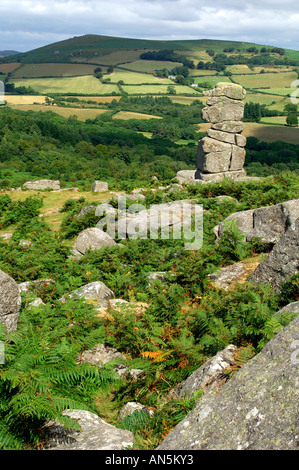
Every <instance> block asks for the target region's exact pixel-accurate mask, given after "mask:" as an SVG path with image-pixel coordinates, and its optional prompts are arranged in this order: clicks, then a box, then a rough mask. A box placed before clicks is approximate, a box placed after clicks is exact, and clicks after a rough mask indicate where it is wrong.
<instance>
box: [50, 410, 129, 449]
mask: <svg viewBox="0 0 299 470" xmlns="http://www.w3.org/2000/svg"><path fill="white" fill-rule="evenodd" d="M63 414H64V415H66V416H69V417H70V418H73V419H75V420H76V421H77V423H78V424H79V425H80V428H81V430H80V431H75V430H72V431H68V430H66V429H65V428H64V427H63V426H62V425H61V424H59V423H57V422H53V421H51V422H49V423H47V424H46V425H45V426H44V427H43V431H44V449H45V450H111V451H115V450H127V449H128V448H131V447H132V446H133V444H134V442H135V439H134V435H133V434H132V433H131V432H130V431H126V430H123V429H119V428H116V427H115V426H112V425H111V424H108V423H106V422H105V421H104V420H102V419H101V418H100V417H99V416H97V415H96V414H94V413H91V412H90V411H85V410H66V411H64V412H63Z"/></svg>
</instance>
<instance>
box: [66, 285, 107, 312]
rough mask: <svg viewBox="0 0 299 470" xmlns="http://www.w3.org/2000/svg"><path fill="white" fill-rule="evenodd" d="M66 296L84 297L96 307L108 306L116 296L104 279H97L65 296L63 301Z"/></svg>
mask: <svg viewBox="0 0 299 470" xmlns="http://www.w3.org/2000/svg"><path fill="white" fill-rule="evenodd" d="M66 298H71V299H72V298H79V299H82V298H84V300H85V301H86V302H87V303H89V304H92V305H94V306H95V307H103V308H108V307H109V300H110V299H113V298H114V293H113V292H112V290H111V289H109V288H108V287H107V286H106V285H105V284H104V283H103V282H102V281H95V282H90V283H89V284H85V285H84V286H82V287H80V288H79V289H76V290H74V291H73V292H71V293H69V294H67V295H66V296H63V297H62V298H61V301H62V302H65V301H66Z"/></svg>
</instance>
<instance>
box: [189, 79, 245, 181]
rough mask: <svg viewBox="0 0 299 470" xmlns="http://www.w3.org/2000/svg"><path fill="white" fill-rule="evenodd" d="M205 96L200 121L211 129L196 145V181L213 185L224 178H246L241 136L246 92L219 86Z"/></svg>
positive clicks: (232, 87)
mask: <svg viewBox="0 0 299 470" xmlns="http://www.w3.org/2000/svg"><path fill="white" fill-rule="evenodd" d="M205 94H206V95H208V96H209V98H208V99H207V101H206V106H205V107H204V108H203V110H202V118H203V119H205V120H206V121H209V122H210V123H211V124H212V126H211V128H210V129H208V130H207V137H204V138H203V139H201V140H199V142H198V148H197V156H196V168H197V171H196V173H195V180H197V181H213V182H216V181H220V180H222V179H223V178H225V177H228V178H231V179H238V178H240V177H245V176H246V173H245V170H244V169H243V166H244V162H245V149H244V147H245V144H246V138H245V137H244V136H242V135H241V132H242V131H243V129H244V124H243V122H242V119H243V116H244V102H243V99H244V97H245V96H246V91H245V90H244V88H243V87H242V86H241V85H237V84H234V83H225V82H219V83H217V85H216V86H215V88H214V89H213V90H209V91H208V92H206V93H205Z"/></svg>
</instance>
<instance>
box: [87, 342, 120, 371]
mask: <svg viewBox="0 0 299 470" xmlns="http://www.w3.org/2000/svg"><path fill="white" fill-rule="evenodd" d="M115 359H122V360H125V359H126V356H125V355H124V354H122V353H120V352H119V351H117V349H115V348H113V347H111V346H107V345H106V344H98V345H97V346H95V347H94V348H92V349H91V350H88V351H84V352H83V353H82V354H80V358H79V363H80V364H81V363H83V362H89V363H90V364H94V365H96V366H102V365H103V364H107V362H110V361H114V360H115Z"/></svg>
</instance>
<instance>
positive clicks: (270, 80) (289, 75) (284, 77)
mask: <svg viewBox="0 0 299 470" xmlns="http://www.w3.org/2000/svg"><path fill="white" fill-rule="evenodd" d="M296 79H297V73H296V72H281V73H260V74H257V75H253V74H251V75H234V81H235V82H236V83H239V84H240V85H242V86H243V87H245V88H263V87H269V88H284V87H287V88H289V87H290V86H291V83H292V82H293V81H294V80H296Z"/></svg>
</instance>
